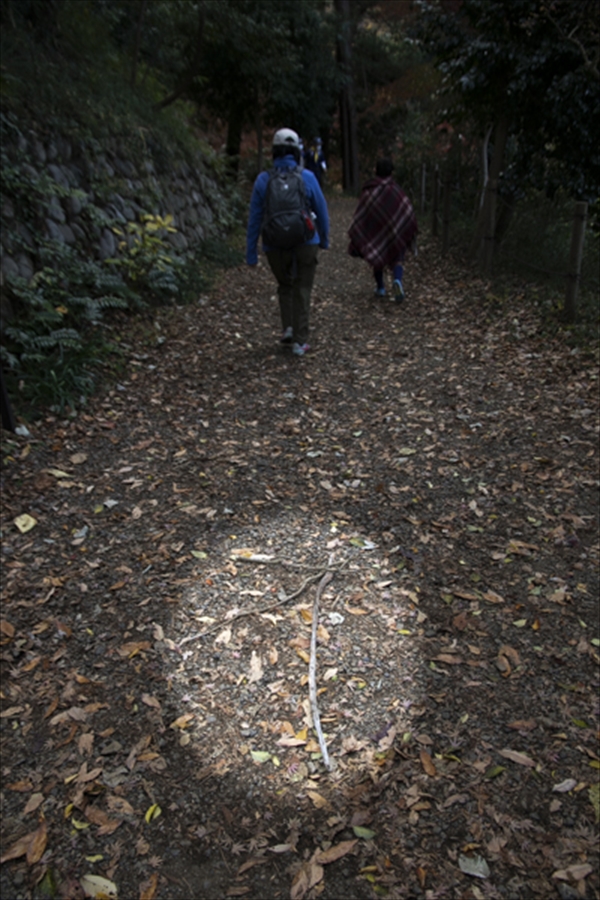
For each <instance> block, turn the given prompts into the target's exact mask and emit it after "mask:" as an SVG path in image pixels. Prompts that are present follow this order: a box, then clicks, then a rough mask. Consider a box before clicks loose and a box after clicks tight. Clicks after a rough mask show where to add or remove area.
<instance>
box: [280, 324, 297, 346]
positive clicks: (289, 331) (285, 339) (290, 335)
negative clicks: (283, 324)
mask: <svg viewBox="0 0 600 900" xmlns="http://www.w3.org/2000/svg"><path fill="white" fill-rule="evenodd" d="M279 341H280V343H281V344H291V343H293V341H294V329H293V328H292V326H291V325H290V326H289V327H288V328H286V329H285V331H284V332H282V335H281V337H280V338H279Z"/></svg>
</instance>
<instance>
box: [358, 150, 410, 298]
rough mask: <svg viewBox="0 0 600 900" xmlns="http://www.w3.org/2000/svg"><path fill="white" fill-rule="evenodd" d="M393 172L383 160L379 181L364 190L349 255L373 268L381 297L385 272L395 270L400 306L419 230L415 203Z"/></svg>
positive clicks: (377, 177) (366, 185)
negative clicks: (406, 265) (406, 263)
mask: <svg viewBox="0 0 600 900" xmlns="http://www.w3.org/2000/svg"><path fill="white" fill-rule="evenodd" d="M393 170H394V166H393V163H392V162H391V160H389V159H380V160H379V162H378V163H377V168H376V175H375V178H371V180H370V181H367V183H366V184H365V186H364V187H363V189H362V193H361V195H360V199H359V201H358V206H357V207H356V212H355V213H354V217H353V219H352V224H351V225H350V228H349V230H348V235H349V237H350V245H349V247H348V253H349V254H350V255H351V256H360V257H361V258H362V259H364V260H365V261H366V262H368V263H369V265H370V266H371V267H372V269H373V275H374V276H375V282H376V284H377V287H376V288H375V293H376V294H377V295H378V296H380V297H385V285H384V281H383V273H384V270H385V269H386V268H390V269H392V272H393V284H392V293H393V296H394V299H395V300H396V302H398V303H400V302H401V301H402V300H403V299H404V287H403V284H402V276H403V274H404V268H403V262H404V257H405V255H406V251H407V249H410V250H412V252H413V253H415V252H416V242H417V233H418V227H417V220H416V217H415V211H414V209H413V207H412V203H411V202H410V200H409V199H408V197H407V196H406V194H405V193H404V191H403V190H401V188H400V187H398V185H397V184H396V182H395V181H394V180H393V178H392V172H393Z"/></svg>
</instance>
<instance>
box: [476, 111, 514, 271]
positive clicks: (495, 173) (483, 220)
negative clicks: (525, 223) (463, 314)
mask: <svg viewBox="0 0 600 900" xmlns="http://www.w3.org/2000/svg"><path fill="white" fill-rule="evenodd" d="M507 138H508V119H507V117H506V116H501V118H499V119H498V121H497V122H496V127H495V129H494V155H493V156H492V163H491V165H490V172H489V180H490V181H492V180H494V181H495V182H496V183H498V177H499V175H500V172H501V170H502V162H503V160H504V150H505V148H506V140H507ZM488 202H491V197H490V192H489V191H487V190H486V192H485V200H484V202H483V204H482V206H481V209H480V210H479V215H478V217H477V224H476V226H475V234H474V236H473V241H472V243H471V248H470V251H469V256H470V257H471V259H473V260H475V259H477V258H478V257H479V253H480V250H481V246H482V243H483V237H484V234H485V231H486V227H487V224H488V222H489V211H488ZM489 239H490V236H489V235H488V240H489ZM492 239H493V236H492Z"/></svg>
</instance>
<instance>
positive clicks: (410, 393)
mask: <svg viewBox="0 0 600 900" xmlns="http://www.w3.org/2000/svg"><path fill="white" fill-rule="evenodd" d="M331 211H332V222H333V229H334V243H333V249H332V250H331V251H329V253H327V254H323V255H322V264H321V265H320V266H319V272H318V278H317V283H316V287H315V291H314V313H313V329H314V345H315V349H316V352H315V353H314V355H313V356H312V357H310V356H307V357H306V358H305V359H303V360H301V361H299V360H293V359H291V358H290V357H289V355H286V353H285V352H284V351H283V350H281V349H280V348H279V347H277V346H276V341H270V337H271V333H273V334H276V333H277V327H278V325H277V309H276V305H275V304H270V305H269V303H267V302H265V297H270V296H271V294H272V282H271V279H270V275H269V274H268V272H267V270H266V267H265V266H264V264H261V265H260V266H259V267H258V269H257V270H255V271H253V272H249V271H247V270H245V269H239V270H237V271H236V272H235V273H234V274H233V275H232V274H231V273H229V274H228V275H227V277H226V279H225V278H224V279H223V282H222V283H221V284H220V285H219V286H218V287H217V288H216V289H215V291H214V293H213V295H212V297H211V303H210V304H205V305H203V306H202V307H201V308H200V307H199V308H195V307H186V308H175V309H170V310H162V311H158V312H157V313H156V314H155V315H156V318H157V320H159V321H160V324H161V334H164V336H165V341H163V342H162V343H161V344H160V346H158V345H157V344H156V341H155V329H154V327H153V323H152V322H151V321H148V322H147V327H145V324H144V321H143V320H142V321H141V322H140V328H139V329H137V330H136V333H132V329H131V327H130V324H127V323H126V322H125V320H123V323H122V343H123V345H124V350H125V351H126V353H127V355H128V363H127V367H126V371H125V372H124V373H123V375H122V378H121V381H120V383H119V384H117V385H115V386H114V388H112V389H109V390H107V391H106V392H105V393H104V394H103V395H100V396H98V397H96V398H95V399H94V400H93V401H92V402H91V403H90V405H89V406H88V407H87V408H86V409H85V411H83V412H82V413H80V414H79V415H78V416H77V417H75V418H73V419H71V420H58V419H55V418H53V417H51V416H49V417H47V418H46V419H45V420H43V421H41V422H39V423H37V424H36V426H35V428H34V433H33V434H29V435H28V436H27V437H26V438H13V436H8V441H15V442H17V441H18V442H21V443H19V444H18V447H17V450H16V451H14V452H12V453H8V454H3V463H2V488H3V491H2V493H3V507H2V523H1V524H2V534H3V558H4V565H3V567H2V589H3V611H2V624H1V627H0V650H1V652H2V694H1V697H0V699H1V700H2V705H1V712H0V716H1V718H0V729H1V731H0V735H1V741H2V745H1V751H2V767H3V768H2V790H3V818H2V858H3V859H4V862H3V863H2V867H1V868H0V888H1V889H2V896H6V897H10V898H11V900H12V898H13V897H14V898H15V900H17V898H28V897H30V896H33V895H34V891H36V890H37V888H36V887H35V886H36V885H45V886H49V887H48V891H49V895H50V896H60V897H63V898H66V897H69V896H71V895H72V896H83V892H84V891H87V894H88V896H94V893H93V892H94V891H96V896H100V895H106V896H117V897H121V898H130V897H131V898H133V897H145V898H147V900H150V898H154V897H156V898H157V900H161V898H164V900H184V898H188V897H190V896H206V897H207V898H212V897H215V898H217V897H219V898H220V897H226V896H244V897H250V898H257V900H258V898H269V897H273V898H276V897H295V898H298V900H299V898H304V897H307V898H310V897H315V896H321V897H324V898H334V897H340V896H344V897H348V898H371V897H377V896H385V897H389V898H391V900H394V898H404V897H406V898H409V897H414V896H424V897H431V898H434V897H448V898H451V897H457V898H458V897H463V896H465V897H473V898H480V897H482V896H489V897H492V898H494V897H497V898H507V900H512V898H524V900H525V898H535V897H539V898H547V897H552V896H557V897H558V896H563V894H561V893H560V890H559V887H557V886H560V885H562V886H563V887H562V888H561V889H562V890H563V891H564V890H569V891H572V892H573V893H572V894H570V895H569V896H573V897H574V896H576V893H575V892H577V895H579V896H582V897H583V896H598V884H599V882H598V866H597V855H596V846H597V839H598V817H599V814H598V808H599V806H598V763H599V762H600V759H599V748H598V715H599V712H600V710H599V707H598V700H597V686H598V680H597V679H598V669H597V666H598V662H599V657H598V650H597V648H598V608H597V598H598V549H597V512H598V510H597V498H596V499H594V494H593V491H596V490H597V486H598V481H597V473H598V469H597V464H598V457H597V453H598V448H597V436H598V426H597V421H596V419H595V417H594V415H593V414H592V413H593V410H594V409H595V408H596V405H597V387H598V377H597V371H596V369H595V367H594V365H593V361H591V360H587V359H586V358H585V357H583V355H580V356H576V355H574V354H572V353H571V352H569V349H568V348H567V347H566V346H565V345H564V344H562V343H561V342H560V340H558V339H550V338H548V337H543V336H542V335H541V334H540V332H539V327H538V322H537V320H536V317H535V311H533V310H531V309H527V308H524V307H523V308H521V307H520V306H519V303H518V300H515V301H514V308H513V309H512V310H511V314H510V317H508V316H506V315H504V314H501V313H498V312H497V311H496V310H494V309H493V308H491V307H490V305H489V303H488V302H487V301H486V299H485V297H486V293H488V292H489V287H488V285H487V284H486V283H485V281H483V280H480V279H477V278H476V277H474V276H473V274H472V273H470V272H466V271H464V270H462V269H461V268H460V266H459V265H458V264H456V263H455V262H451V261H449V260H441V259H440V258H439V257H438V256H437V250H436V248H435V247H434V246H433V245H432V244H428V242H427V240H426V239H425V240H424V241H423V242H422V249H421V253H420V255H419V257H418V258H417V259H416V260H410V261H409V262H408V265H407V275H406V287H407V299H406V302H405V303H404V305H403V306H402V307H396V306H395V305H394V304H385V303H382V301H381V300H379V299H375V298H373V297H372V295H371V282H370V275H369V273H368V271H367V270H366V268H364V267H363V266H362V264H361V263H360V261H358V260H352V259H350V258H347V257H346V256H345V252H344V251H345V229H346V227H347V225H348V222H349V218H350V215H351V212H352V204H351V202H350V201H347V200H335V201H332V204H331ZM341 285H343V291H342V290H341V288H340V286H341ZM515 321H516V322H518V328H517V327H516V326H515ZM238 334H240V335H244V341H243V342H240V339H239V338H238V337H237V335H238ZM584 413H585V414H584ZM25 444H27V446H28V447H29V448H30V449H29V451H28V452H27V453H23V452H20V451H21V450H22V448H23V447H24V446H25ZM7 446H8V444H7ZM73 467H74V468H75V469H76V474H69V471H68V470H69V469H70V468H71V469H72V468H73ZM25 511H26V512H25ZM23 515H26V516H28V517H30V518H27V519H26V520H22V519H21V520H19V524H20V525H21V526H22V525H23V524H25V525H29V523H30V519H32V520H35V527H29V528H28V527H26V528H25V530H23V528H22V527H21V528H20V527H19V524H17V520H18V519H19V517H20V516H23ZM325 573H330V575H331V580H330V581H329V583H328V584H326V585H325V586H324V588H323V592H322V596H321V597H320V602H319V605H318V611H317V615H318V622H316V623H315V624H316V659H315V667H316V691H315V693H316V703H317V705H318V711H319V718H320V723H321V727H322V731H323V738H324V741H325V743H326V746H327V749H328V752H329V755H330V757H331V763H332V768H331V771H328V770H327V768H326V767H325V765H324V763H323V758H322V756H321V747H320V743H319V738H318V735H317V734H316V731H315V728H314V721H313V714H312V711H311V703H310V699H309V663H310V645H311V631H312V625H313V622H312V612H311V610H312V608H313V601H314V599H315V591H316V590H317V582H320V581H321V579H322V578H323V576H324V574H325ZM594 642H595V643H594ZM52 885H53V886H54V887H51V886H52ZM484 889H485V891H484ZM53 892H54V893H53ZM78 892H79V893H78ZM586 892H587V893H586ZM565 896H566V894H565Z"/></svg>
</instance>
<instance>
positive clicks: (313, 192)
mask: <svg viewBox="0 0 600 900" xmlns="http://www.w3.org/2000/svg"><path fill="white" fill-rule="evenodd" d="M302 176H303V178H304V183H305V185H306V196H307V199H308V202H309V203H310V207H311V209H312V211H313V212H314V213H315V215H316V217H317V231H318V232H319V246H320V247H321V248H322V249H323V250H327V248H328V247H329V213H328V211H327V201H326V200H325V197H324V195H323V191H322V190H321V187H320V185H319V182H318V181H317V179H316V176H315V175H313V173H312V172H307V171H306V169H304V170H303V172H302Z"/></svg>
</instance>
